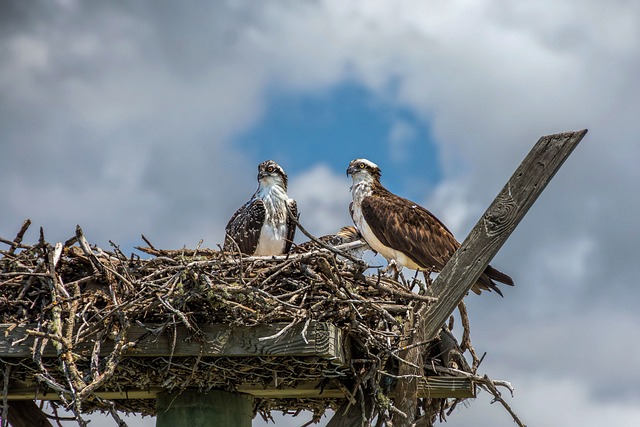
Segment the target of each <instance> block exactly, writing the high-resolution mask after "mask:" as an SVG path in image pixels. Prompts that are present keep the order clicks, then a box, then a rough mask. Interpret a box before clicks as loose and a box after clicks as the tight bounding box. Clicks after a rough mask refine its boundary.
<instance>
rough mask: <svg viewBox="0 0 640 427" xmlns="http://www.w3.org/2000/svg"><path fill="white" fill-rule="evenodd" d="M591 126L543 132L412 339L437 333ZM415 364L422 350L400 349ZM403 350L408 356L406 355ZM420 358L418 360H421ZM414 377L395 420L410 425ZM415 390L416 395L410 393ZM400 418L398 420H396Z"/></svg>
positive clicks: (454, 263)
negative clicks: (406, 350) (564, 130)
mask: <svg viewBox="0 0 640 427" xmlns="http://www.w3.org/2000/svg"><path fill="white" fill-rule="evenodd" d="M586 133H587V130H586V129H584V130H580V131H576V132H565V133H559V134H555V135H548V136H543V137H542V138H540V139H539V140H538V142H537V143H536V144H535V146H534V147H533V148H532V149H531V151H530V152H529V154H528V155H527V156H526V157H525V159H524V160H523V161H522V163H521V164H520V166H519V167H518V168H517V169H516V171H515V172H514V173H513V175H512V176H511V178H510V179H509V181H508V182H507V184H506V185H505V186H504V188H503V189H502V191H501V192H500V193H499V194H498V196H497V197H496V198H495V200H494V201H493V203H492V204H491V206H489V208H488V209H487V210H486V212H485V213H484V215H482V217H481V218H480V220H479V221H478V223H477V224H476V225H475V227H474V228H473V229H472V230H471V233H470V234H469V236H468V237H467V238H466V239H465V241H464V242H463V243H462V245H461V247H460V248H459V249H458V250H457V251H456V253H455V254H454V255H453V256H452V257H451V259H450V260H449V261H448V262H447V264H446V265H445V266H444V268H443V269H442V271H441V272H440V274H439V275H438V277H437V278H436V279H435V280H434V282H433V284H432V285H431V287H430V290H431V294H432V296H435V297H437V298H438V302H437V303H435V304H430V305H423V307H422V308H420V309H419V310H418V312H417V314H416V325H415V331H416V333H415V334H413V336H412V339H411V343H412V344H415V343H418V342H425V341H427V340H431V339H433V338H435V337H436V336H437V335H438V332H439V331H440V329H441V328H442V325H443V324H444V322H445V321H446V320H447V319H448V318H449V316H450V315H451V313H453V311H454V310H455V309H456V307H457V306H458V304H459V303H460V302H461V301H462V299H463V298H464V297H465V295H467V293H468V292H469V290H471V287H472V286H473V284H474V283H475V282H476V281H477V280H478V277H480V274H482V272H483V271H484V270H485V268H487V265H488V264H489V261H491V259H492V258H493V257H494V255H495V254H496V253H497V252H498V250H499V249H500V248H501V247H502V245H503V244H504V242H505V241H506V240H507V238H508V237H509V236H510V235H511V233H512V232H513V230H514V229H515V228H516V226H517V225H518V224H519V223H520V221H521V220H522V218H523V217H524V216H525V214H526V213H527V212H528V210H529V208H530V207H531V206H532V205H533V203H534V202H535V201H536V199H537V198H538V196H539V195H540V193H542V191H543V190H544V189H545V187H546V186H547V184H548V183H549V181H551V178H553V176H554V175H555V173H556V172H557V171H558V169H560V166H562V164H563V163H564V161H565V160H566V159H567V157H568V156H569V155H570V154H571V152H572V151H573V150H574V148H575V147H576V146H577V145H578V143H579V142H580V141H581V140H582V138H583V137H584V136H585V135H586ZM400 356H401V357H402V358H403V359H405V360H408V361H409V362H411V363H412V364H413V365H414V366H415V365H418V366H420V365H421V361H420V359H421V357H420V355H419V354H416V353H414V354H412V355H411V357H409V356H410V355H408V354H406V355H405V354H401V355H400ZM403 356H404V357H403ZM416 359H417V360H416ZM414 371H415V368H413V367H412V365H410V364H400V367H399V372H398V374H399V375H400V376H410V375H412V374H415V372H414ZM411 381H412V380H410V379H409V380H406V379H403V380H399V381H398V386H396V389H397V390H402V389H409V390H411V393H407V395H406V396H403V399H400V400H399V401H398V402H396V406H397V407H398V409H400V410H401V411H404V412H405V413H407V414H408V415H409V417H407V418H400V419H398V420H397V422H394V425H397V427H408V426H410V425H413V423H414V413H415V411H412V408H413V407H414V406H415V402H416V398H417V397H418V396H417V395H416V392H415V391H414V390H413V389H411V387H410V386H411V385H412V383H411ZM409 394H411V395H409ZM394 421H395V420H394Z"/></svg>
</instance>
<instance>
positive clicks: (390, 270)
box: [380, 259, 400, 281]
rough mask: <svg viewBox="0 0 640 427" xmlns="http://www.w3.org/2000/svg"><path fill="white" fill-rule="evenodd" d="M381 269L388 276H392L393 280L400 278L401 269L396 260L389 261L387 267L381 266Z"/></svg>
mask: <svg viewBox="0 0 640 427" xmlns="http://www.w3.org/2000/svg"><path fill="white" fill-rule="evenodd" d="M380 271H381V272H382V273H383V274H384V275H385V276H387V277H391V278H392V279H393V280H395V281H397V280H398V275H399V274H400V269H399V268H398V264H396V260H394V259H392V260H389V263H388V264H387V266H386V267H385V268H381V269H380Z"/></svg>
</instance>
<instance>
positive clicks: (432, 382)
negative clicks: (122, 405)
mask: <svg viewBox="0 0 640 427" xmlns="http://www.w3.org/2000/svg"><path fill="white" fill-rule="evenodd" d="M162 391H163V389H162V388H160V387H155V388H149V389H145V390H138V389H132V390H121V391H97V392H96V393H95V395H96V396H97V397H102V398H104V399H109V400H119V399H155V398H156V397H157V395H158V394H159V393H161V392H162ZM237 391H238V392H239V393H245V394H250V395H252V396H253V397H257V398H261V399H289V398H291V399H293V398H325V399H334V398H338V399H341V398H343V397H344V393H343V392H342V390H341V389H340V388H338V387H337V386H336V385H333V384H329V385H327V386H326V387H324V388H322V389H321V388H320V383H318V382H313V381H309V382H304V383H300V384H298V385H297V386H296V387H295V388H281V387H273V386H266V387H265V386H263V385H260V384H241V385H239V386H238V387H237ZM418 396H419V397H431V398H434V399H435V398H445V397H456V398H464V397H475V385H474V383H473V382H472V381H471V380H470V379H468V378H461V377H460V378H458V377H425V378H423V379H422V380H421V381H420V383H419V385H418ZM7 398H8V400H10V401H20V400H59V399H60V396H58V394H57V393H54V392H48V393H43V392H42V390H38V389H37V388H35V387H25V386H22V387H16V388H10V389H9V394H8V395H7Z"/></svg>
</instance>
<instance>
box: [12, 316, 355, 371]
mask: <svg viewBox="0 0 640 427" xmlns="http://www.w3.org/2000/svg"><path fill="white" fill-rule="evenodd" d="M288 325H289V324H288V323H275V324H269V325H256V326H250V327H229V326H228V325H224V324H215V325H200V328H201V331H202V333H203V339H202V340H198V339H196V338H194V337H192V335H193V334H192V333H190V332H189V331H188V330H187V328H185V327H184V326H178V327H177V328H176V330H175V332H176V333H177V336H176V339H175V348H172V346H173V343H174V338H173V333H174V329H173V328H167V329H166V330H165V331H163V332H162V333H161V334H159V335H157V336H155V335H153V334H149V333H148V331H149V330H152V329H154V328H157V326H158V325H147V327H146V328H145V327H141V326H132V327H131V329H130V331H129V334H128V340H129V341H136V340H140V342H139V343H138V344H137V345H136V346H135V347H132V348H130V349H129V350H127V351H126V352H125V353H124V355H125V356H127V357H157V356H170V355H173V356H174V357H186V356H224V357H250V356H258V355H260V356H317V357H322V358H324V359H328V360H335V361H336V363H339V364H341V365H344V364H345V363H346V362H345V354H344V351H343V345H342V342H343V334H342V331H341V330H340V329H339V328H337V327H336V326H334V325H332V324H330V323H325V322H315V321H312V322H309V326H308V328H307V331H306V334H305V336H304V337H303V336H302V330H303V328H304V324H297V325H295V326H293V327H291V328H289V329H288V330H286V331H285V332H284V333H282V335H280V336H278V337H274V336H275V335H277V334H278V333H280V332H281V331H282V330H283V329H285V328H286V327H287V326H288ZM34 329H35V325H22V326H16V325H8V324H0V337H2V339H0V357H3V358H30V357H31V356H32V348H33V344H34V338H33V337H29V338H27V339H26V340H24V341H22V342H20V340H22V339H23V338H24V337H26V336H27V335H28V334H27V330H34ZM269 337H274V338H269ZM305 339H306V341H305ZM93 344H94V342H93V340H89V341H87V342H83V343H81V344H80V345H78V346H77V347H76V348H74V352H75V353H77V354H83V355H89V354H91V350H92V349H93ZM112 350H113V341H111V340H106V341H105V342H104V343H103V344H102V346H101V351H100V354H101V355H102V356H106V355H108V354H109V352H110V351H112ZM56 354H57V353H56V349H55V348H54V346H53V345H52V344H51V342H49V343H48V344H47V346H46V347H45V349H44V357H55V356H56Z"/></svg>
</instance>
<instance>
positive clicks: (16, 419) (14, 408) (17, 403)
mask: <svg viewBox="0 0 640 427" xmlns="http://www.w3.org/2000/svg"><path fill="white" fill-rule="evenodd" d="M7 420H8V421H9V424H11V426H12V427H53V426H52V425H51V423H50V422H49V419H48V418H47V417H46V416H45V415H44V413H43V412H42V411H41V410H40V408H39V407H38V405H36V402H33V401H28V400H13V401H11V402H9V414H8V415H7Z"/></svg>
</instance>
